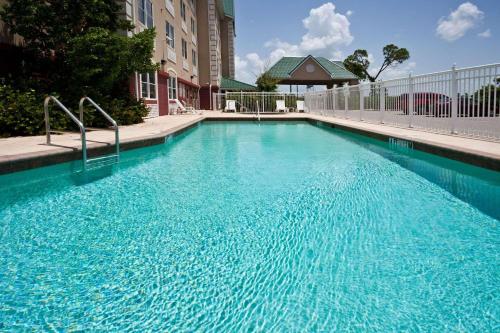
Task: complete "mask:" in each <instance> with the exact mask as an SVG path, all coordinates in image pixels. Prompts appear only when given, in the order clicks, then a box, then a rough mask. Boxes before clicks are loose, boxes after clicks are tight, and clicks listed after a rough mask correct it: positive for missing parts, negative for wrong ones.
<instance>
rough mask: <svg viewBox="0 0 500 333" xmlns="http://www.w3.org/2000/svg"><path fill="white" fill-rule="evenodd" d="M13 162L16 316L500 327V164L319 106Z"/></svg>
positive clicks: (144, 325) (8, 211)
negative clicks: (486, 164)
mask: <svg viewBox="0 0 500 333" xmlns="http://www.w3.org/2000/svg"><path fill="white" fill-rule="evenodd" d="M74 168H76V164H75V163H73V164H65V165H59V166H53V167H49V168H43V169H38V170H32V171H28V172H23V173H17V174H12V175H7V176H2V177H0V193H1V194H0V331H23V330H29V331H57V330H59V331H72V330H75V331H78V330H93V331H117V332H118V331H136V332H146V331H157V332H159V331H162V332H238V331H244V332H249V331H263V332H333V331H338V332H351V331H352V332H389V331H398V332H399V331H422V332H431V331H435V332H445V331H448V332H449V331H465V332H493V331H497V332H498V331H499V330H500V300H499V297H500V287H499V286H500V269H499V264H500V251H499V250H500V230H499V219H500V175H499V173H495V172H492V171H487V170H483V169H479V168H475V167H472V166H468V165H465V164H462V163H458V162H453V161H450V160H446V159H444V158H440V157H436V156H431V155H428V154H425V153H421V152H416V151H409V150H405V149H402V148H398V147H391V146H389V145H388V144H386V143H382V142H378V141H374V140H371V139H367V138H363V137H361V136H357V135H354V134H349V133H344V132H341V131H338V130H332V129H326V128H321V127H318V126H313V125H311V124H308V123H261V124H257V123H251V122H247V123H241V122H232V123H205V124H202V125H201V126H198V127H196V128H193V129H191V130H189V131H187V132H185V133H183V134H182V135H180V136H177V137H175V138H173V139H169V140H167V142H166V144H165V145H160V146H155V147H150V148H146V149H140V150H134V151H129V152H126V153H124V154H123V155H122V161H121V163H120V164H119V166H116V167H114V169H101V170H98V171H97V172H93V173H91V174H87V175H81V174H78V173H75V172H73V171H74V170H73V169H74Z"/></svg>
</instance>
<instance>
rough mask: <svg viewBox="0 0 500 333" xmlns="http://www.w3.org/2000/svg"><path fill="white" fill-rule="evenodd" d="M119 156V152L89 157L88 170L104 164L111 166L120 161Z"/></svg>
mask: <svg viewBox="0 0 500 333" xmlns="http://www.w3.org/2000/svg"><path fill="white" fill-rule="evenodd" d="M118 161H119V156H118V155H117V154H113V155H106V156H100V157H95V158H89V159H87V166H86V169H87V170H91V169H96V168H100V167H104V166H109V165H113V164H116V163H118Z"/></svg>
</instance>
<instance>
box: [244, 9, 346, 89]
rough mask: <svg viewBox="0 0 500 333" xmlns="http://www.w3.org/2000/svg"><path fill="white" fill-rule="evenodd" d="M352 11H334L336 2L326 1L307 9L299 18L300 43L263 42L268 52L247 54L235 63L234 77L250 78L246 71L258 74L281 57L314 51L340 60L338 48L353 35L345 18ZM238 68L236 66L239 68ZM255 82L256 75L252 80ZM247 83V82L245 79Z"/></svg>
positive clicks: (317, 54) (318, 54) (313, 52)
mask: <svg viewBox="0 0 500 333" xmlns="http://www.w3.org/2000/svg"><path fill="white" fill-rule="evenodd" d="M350 15H352V11H347V13H346V15H343V14H340V13H338V12H336V10H335V5H334V4H333V3H331V2H327V3H325V4H323V5H321V6H319V7H317V8H313V9H311V10H310V12H309V16H307V17H306V18H304V19H303V20H302V24H303V26H304V28H305V29H306V33H305V34H304V35H303V36H302V39H301V41H300V43H298V44H293V43H290V42H287V41H283V40H281V39H273V40H270V41H268V42H266V43H265V44H264V46H265V47H266V48H267V49H268V50H269V51H268V55H267V56H265V57H261V56H259V55H258V54H256V53H250V54H247V55H246V56H245V57H243V58H244V59H241V58H239V57H237V58H238V59H239V61H240V62H245V66H243V63H240V66H238V64H237V65H236V76H237V78H238V80H245V79H247V78H248V77H249V75H248V72H251V73H254V74H258V73H260V72H262V70H263V69H264V67H266V66H269V65H273V64H274V63H275V62H276V61H278V60H279V59H281V58H282V57H285V56H288V57H293V56H306V55H309V54H313V55H315V56H322V57H326V58H328V59H335V60H339V59H342V52H341V50H339V48H340V47H343V46H347V45H349V44H350V43H351V42H352V41H353V39H354V37H353V36H352V34H351V31H350V25H351V23H350V22H349V19H348V17H349V16H350ZM238 67H239V68H238ZM254 81H255V75H253V76H252V81H251V82H254ZM246 82H250V81H246Z"/></svg>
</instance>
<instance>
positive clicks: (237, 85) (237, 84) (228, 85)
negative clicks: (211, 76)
mask: <svg viewBox="0 0 500 333" xmlns="http://www.w3.org/2000/svg"><path fill="white" fill-rule="evenodd" d="M220 89H221V90H229V91H257V87H256V86H253V85H251V84H248V83H245V82H241V81H237V80H234V79H230V78H227V77H223V78H222V80H221V84H220Z"/></svg>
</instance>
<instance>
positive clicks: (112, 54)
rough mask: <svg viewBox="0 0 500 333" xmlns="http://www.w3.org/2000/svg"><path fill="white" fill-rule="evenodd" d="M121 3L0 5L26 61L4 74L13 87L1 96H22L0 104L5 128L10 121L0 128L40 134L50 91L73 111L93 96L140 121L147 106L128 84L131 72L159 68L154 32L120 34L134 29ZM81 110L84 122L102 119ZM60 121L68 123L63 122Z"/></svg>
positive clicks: (117, 114)
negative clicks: (17, 69) (20, 40)
mask: <svg viewBox="0 0 500 333" xmlns="http://www.w3.org/2000/svg"><path fill="white" fill-rule="evenodd" d="M120 9H121V7H120V5H119V4H118V3H117V1H115V0H79V1H73V0H46V1H38V0H16V1H9V2H8V3H7V4H6V5H4V7H3V9H0V18H1V19H2V20H3V21H5V22H6V24H7V25H8V26H9V29H10V30H11V32H12V33H16V34H19V35H20V36H22V37H23V39H24V47H23V49H22V57H23V59H25V60H26V61H24V62H23V64H24V65H23V75H15V74H14V73H12V75H9V76H8V77H9V79H8V82H9V84H10V85H11V86H12V87H14V88H15V89H17V90H14V89H10V88H9V89H8V91H9V93H8V92H7V90H5V89H7V88H4V92H3V93H4V94H9V96H11V97H12V98H13V97H18V98H19V99H20V100H19V102H18V103H16V102H15V100H11V102H10V104H8V105H7V104H6V102H3V104H1V107H0V112H1V113H2V117H3V119H2V126H4V124H5V126H7V125H6V124H9V126H13V130H11V131H10V130H6V129H2V130H1V131H2V133H5V134H8V133H17V134H12V135H33V134H40V133H41V132H40V131H41V130H43V126H42V127H41V128H40V126H39V122H40V121H42V123H43V114H40V112H42V113H43V110H42V109H43V108H42V103H43V96H44V95H49V94H50V95H53V94H57V95H59V96H61V98H60V99H61V101H62V102H63V103H64V104H65V105H67V106H68V107H69V108H70V109H73V110H77V108H78V105H77V103H78V101H79V99H80V98H81V97H82V96H90V97H92V99H93V100H94V101H96V102H97V103H98V104H100V105H101V107H102V108H103V109H104V110H106V111H107V112H109V113H110V114H111V115H112V116H113V117H114V118H115V119H117V121H118V122H119V123H121V124H133V123H138V122H142V118H143V117H144V116H145V115H146V114H147V109H146V107H145V106H144V105H143V104H142V103H141V102H140V101H136V100H135V99H133V98H131V97H130V93H129V90H128V86H129V84H128V82H129V78H130V77H131V76H132V74H133V73H135V72H136V71H137V72H151V71H155V70H156V69H158V65H157V64H153V63H151V55H152V52H153V45H154V38H155V31H154V29H152V30H145V31H144V32H141V33H139V34H136V35H134V36H133V37H131V38H128V37H127V36H126V35H125V34H120V33H119V32H120V31H126V30H127V29H130V28H131V25H130V23H129V22H128V21H125V20H122V19H121V18H120V16H119V12H120ZM32 103H33V104H32ZM14 108H17V109H18V111H16V112H14V111H13V109H14ZM11 109H12V110H11ZM9 110H10V111H9ZM37 110H38V111H37ZM40 110H42V111H40ZM9 112H10V113H9ZM20 113H25V114H22V115H21V114H20ZM85 113H86V118H85V119H86V125H88V126H105V125H107V124H106V123H105V122H103V121H102V119H100V117H96V116H95V112H91V111H87V110H86V111H85ZM54 114H57V111H54ZM7 115H8V117H7V118H5V116H7ZM16 121H17V122H19V123H17V124H16V123H15V122H16ZM52 121H53V120H52V119H51V126H52V127H53V128H55V127H54V126H57V125H58V124H57V119H56V120H55V121H56V124H55V125H54V124H52ZM87 122H88V123H87ZM16 126H17V127H18V128H20V130H19V131H18V130H16V129H14V128H16ZM61 126H63V127H71V126H72V124H71V123H70V122H67V121H66V122H65V123H64V122H62V123H61ZM23 133H24V134H23ZM2 135H4V134H2Z"/></svg>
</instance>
